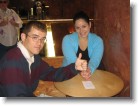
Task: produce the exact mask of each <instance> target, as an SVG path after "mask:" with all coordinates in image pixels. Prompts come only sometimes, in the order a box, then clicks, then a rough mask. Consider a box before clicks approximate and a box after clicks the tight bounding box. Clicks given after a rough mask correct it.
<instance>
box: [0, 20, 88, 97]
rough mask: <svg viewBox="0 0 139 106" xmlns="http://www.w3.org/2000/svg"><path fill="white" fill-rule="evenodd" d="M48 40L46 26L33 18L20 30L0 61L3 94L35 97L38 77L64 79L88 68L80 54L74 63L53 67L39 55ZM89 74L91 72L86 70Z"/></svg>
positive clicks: (52, 79) (0, 90)
mask: <svg viewBox="0 0 139 106" xmlns="http://www.w3.org/2000/svg"><path fill="white" fill-rule="evenodd" d="M45 39H46V25H45V24H43V23H41V22H39V21H30V22H28V23H27V24H26V26H25V27H24V29H23V33H21V41H20V42H18V44H17V47H15V48H13V49H12V50H10V51H9V52H8V53H7V54H6V55H5V56H4V57H3V58H2V59H1V60H0V94H1V96H4V97H11V96H12V97H16V96H26V97H27V96H34V95H33V92H34V91H35V89H36V87H37V85H38V82H39V80H47V81H63V80H67V79H70V78H72V77H73V76H75V75H77V74H78V73H79V71H78V70H81V71H82V70H86V69H87V62H86V61H85V60H81V54H80V55H79V57H78V58H77V60H76V62H75V63H72V64H70V65H68V66H66V67H61V68H57V69H55V68H53V67H51V66H49V65H48V64H47V63H46V62H44V61H43V60H42V59H41V57H40V56H39V55H38V54H39V52H40V51H41V49H42V48H43V45H44V42H45ZM86 72H87V71H86ZM87 74H88V76H89V73H88V72H87Z"/></svg>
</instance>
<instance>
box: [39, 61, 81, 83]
mask: <svg viewBox="0 0 139 106" xmlns="http://www.w3.org/2000/svg"><path fill="white" fill-rule="evenodd" d="M41 65H42V67H44V66H45V68H44V69H43V72H42V73H41V78H42V79H43V80H47V81H56V82H58V81H64V80H68V79H70V78H72V77H74V76H75V75H77V74H78V73H79V71H77V70H75V63H72V64H70V65H68V66H65V67H60V68H54V67H52V66H49V65H48V64H47V63H46V62H44V61H42V63H41Z"/></svg>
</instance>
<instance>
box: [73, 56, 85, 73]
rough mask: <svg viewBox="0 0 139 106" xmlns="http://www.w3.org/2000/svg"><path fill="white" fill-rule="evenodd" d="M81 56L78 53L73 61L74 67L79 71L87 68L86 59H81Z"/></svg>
mask: <svg viewBox="0 0 139 106" xmlns="http://www.w3.org/2000/svg"><path fill="white" fill-rule="evenodd" d="M81 57H82V54H81V53H80V54H79V57H78V58H77V60H76V63H75V69H76V70H79V71H83V70H87V61H86V60H82V59H81Z"/></svg>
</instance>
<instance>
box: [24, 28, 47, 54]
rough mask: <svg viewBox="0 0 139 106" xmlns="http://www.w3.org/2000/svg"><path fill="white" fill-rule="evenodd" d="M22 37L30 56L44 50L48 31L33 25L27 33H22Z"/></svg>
mask: <svg viewBox="0 0 139 106" xmlns="http://www.w3.org/2000/svg"><path fill="white" fill-rule="evenodd" d="M21 39H22V43H23V45H24V46H25V48H26V49H27V50H28V52H29V54H30V56H33V55H34V54H39V53H40V51H41V50H42V48H43V46H44V41H45V39H46V32H43V31H42V30H38V29H36V28H34V27H32V28H31V31H30V32H29V33H28V34H27V35H25V34H24V33H22V34H21Z"/></svg>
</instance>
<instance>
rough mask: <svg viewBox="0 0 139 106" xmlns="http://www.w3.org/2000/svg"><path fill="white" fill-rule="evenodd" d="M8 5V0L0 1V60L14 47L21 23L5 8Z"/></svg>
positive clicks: (17, 17) (15, 15)
mask: <svg viewBox="0 0 139 106" xmlns="http://www.w3.org/2000/svg"><path fill="white" fill-rule="evenodd" d="M8 4H9V0H0V59H1V58H2V57H3V56H4V55H5V54H6V52H7V51H8V50H10V49H11V48H13V47H15V46H16V43H17V38H18V30H19V28H21V27H22V23H23V22H22V20H21V19H20V17H19V16H18V14H17V13H16V12H15V11H14V10H12V9H9V8H8V7H7V6H8Z"/></svg>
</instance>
